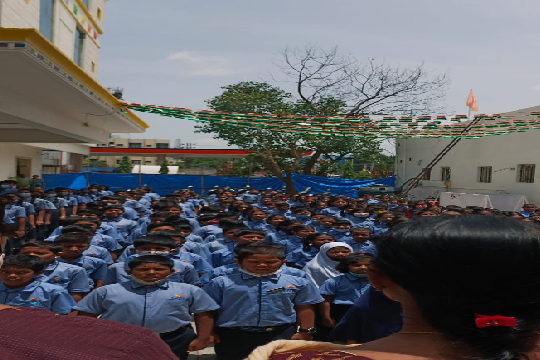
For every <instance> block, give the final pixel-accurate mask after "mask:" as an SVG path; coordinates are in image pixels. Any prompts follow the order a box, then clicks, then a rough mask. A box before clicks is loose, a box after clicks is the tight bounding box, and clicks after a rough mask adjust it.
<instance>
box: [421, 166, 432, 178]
mask: <svg viewBox="0 0 540 360" xmlns="http://www.w3.org/2000/svg"><path fill="white" fill-rule="evenodd" d="M423 171H424V173H423V174H422V180H431V168H425V169H423Z"/></svg>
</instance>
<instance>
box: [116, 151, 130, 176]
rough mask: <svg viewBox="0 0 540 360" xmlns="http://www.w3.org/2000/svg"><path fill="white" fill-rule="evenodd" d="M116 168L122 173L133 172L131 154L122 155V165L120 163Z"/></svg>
mask: <svg viewBox="0 0 540 360" xmlns="http://www.w3.org/2000/svg"><path fill="white" fill-rule="evenodd" d="M116 170H118V172H119V173H122V174H129V173H131V161H130V160H129V156H127V155H124V156H122V160H120V165H118V167H117V168H116Z"/></svg>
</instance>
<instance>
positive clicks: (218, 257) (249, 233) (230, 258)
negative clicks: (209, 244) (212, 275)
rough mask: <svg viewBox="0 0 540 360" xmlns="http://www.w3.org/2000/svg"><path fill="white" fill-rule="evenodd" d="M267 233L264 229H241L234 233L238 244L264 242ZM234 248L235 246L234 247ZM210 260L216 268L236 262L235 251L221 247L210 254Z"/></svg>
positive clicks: (234, 238)
mask: <svg viewBox="0 0 540 360" xmlns="http://www.w3.org/2000/svg"><path fill="white" fill-rule="evenodd" d="M265 237H266V233H265V232H264V231H262V230H255V229H249V228H247V229H241V230H238V231H237V232H235V233H234V235H233V240H234V241H235V243H236V245H247V244H251V243H254V242H263V241H264V238H265ZM233 249H234V248H233ZM210 261H211V263H212V265H213V266H214V268H216V267H219V266H223V265H228V264H232V263H234V261H235V260H234V251H233V250H229V248H226V249H221V250H218V251H215V252H213V253H212V254H210Z"/></svg>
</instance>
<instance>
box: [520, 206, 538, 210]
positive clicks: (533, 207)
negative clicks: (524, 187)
mask: <svg viewBox="0 0 540 360" xmlns="http://www.w3.org/2000/svg"><path fill="white" fill-rule="evenodd" d="M536 209H537V208H536V206H534V205H526V206H524V207H523V210H524V211H536Z"/></svg>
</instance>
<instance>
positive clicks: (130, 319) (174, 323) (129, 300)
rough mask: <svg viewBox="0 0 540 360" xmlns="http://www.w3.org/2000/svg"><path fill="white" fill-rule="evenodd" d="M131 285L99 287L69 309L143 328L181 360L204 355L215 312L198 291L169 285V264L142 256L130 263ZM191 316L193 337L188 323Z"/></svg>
mask: <svg viewBox="0 0 540 360" xmlns="http://www.w3.org/2000/svg"><path fill="white" fill-rule="evenodd" d="M128 266H129V268H130V270H129V273H130V275H131V281H129V282H127V283H123V284H113V285H107V286H104V287H101V288H99V289H97V290H95V291H93V292H91V293H90V294H89V295H87V296H86V297H85V298H84V299H83V300H82V301H81V302H79V303H78V304H77V306H76V307H75V308H74V309H75V310H78V311H79V315H83V316H93V317H97V316H98V315H101V318H102V319H107V320H112V321H118V322H123V323H126V324H132V325H137V326H143V327H146V328H148V329H151V330H153V331H155V332H157V333H159V335H160V337H161V339H163V341H165V342H166V343H167V344H168V345H169V346H170V347H171V350H172V351H173V352H174V353H175V355H176V356H178V357H179V358H180V359H181V360H185V359H187V357H188V351H196V350H201V349H204V348H205V347H207V346H208V344H209V339H210V335H211V333H212V327H213V323H214V322H213V317H212V316H210V312H212V311H214V310H217V309H218V308H219V306H218V305H217V304H216V303H215V302H214V301H213V300H212V299H211V298H210V297H209V296H208V295H207V294H206V293H205V292H204V291H203V290H201V289H199V288H198V287H196V286H193V285H188V284H180V283H176V282H171V281H169V280H168V278H169V276H171V275H172V274H174V270H173V266H174V262H173V261H172V260H171V259H168V258H166V257H164V256H159V255H147V256H141V257H138V258H136V259H133V260H131V261H130V262H129V265H128ZM193 313H194V314H195V324H196V326H197V335H195V333H194V331H193V329H192V327H191V324H190V321H191V314H193Z"/></svg>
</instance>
